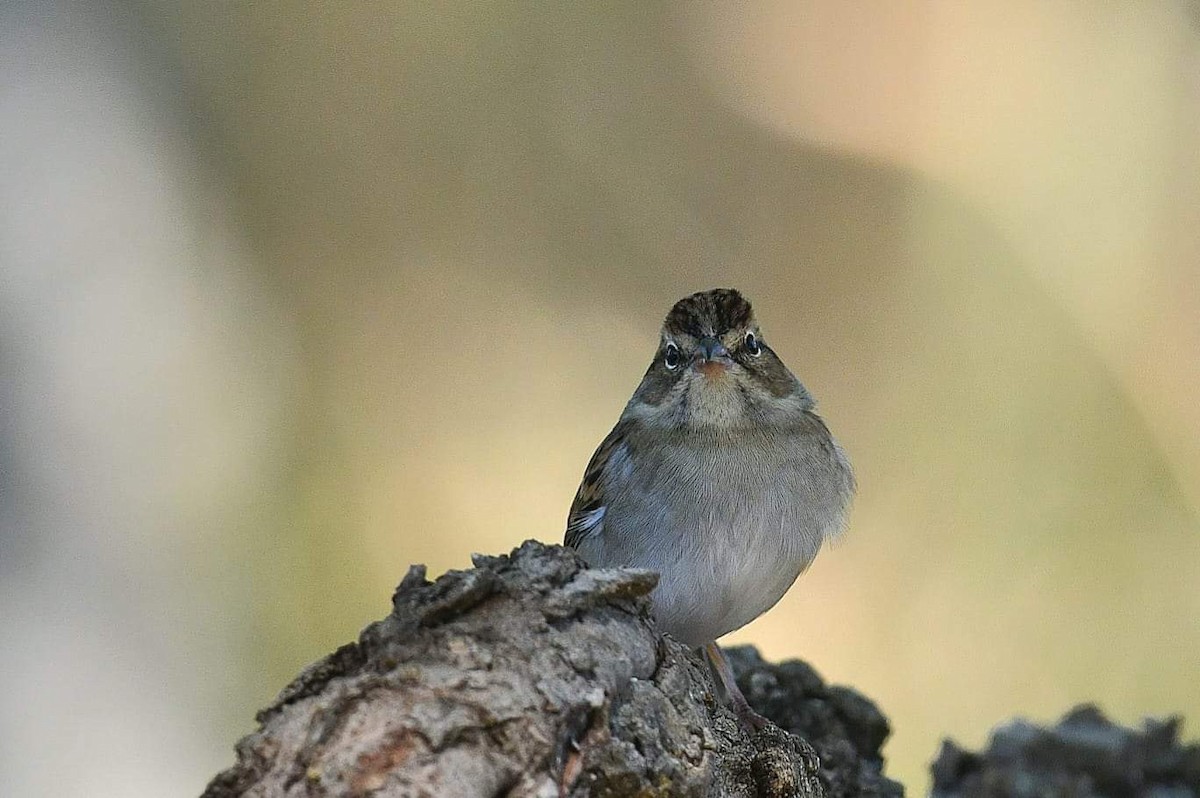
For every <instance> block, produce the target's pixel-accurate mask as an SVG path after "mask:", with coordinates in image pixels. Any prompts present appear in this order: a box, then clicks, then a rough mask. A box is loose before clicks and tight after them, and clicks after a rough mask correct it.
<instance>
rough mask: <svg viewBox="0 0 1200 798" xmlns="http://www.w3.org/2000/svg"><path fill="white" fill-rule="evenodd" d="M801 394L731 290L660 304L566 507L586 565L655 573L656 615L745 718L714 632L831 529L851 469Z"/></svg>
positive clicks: (746, 709) (757, 720)
mask: <svg viewBox="0 0 1200 798" xmlns="http://www.w3.org/2000/svg"><path fill="white" fill-rule="evenodd" d="M814 406H815V405H814V402H813V399H812V396H811V395H810V394H809V392H808V391H807V390H806V389H805V387H804V386H803V385H802V384H801V383H800V381H799V380H798V379H796V377H795V376H794V375H793V374H792V372H791V371H789V370H788V368H787V366H785V365H784V364H783V361H781V360H780V359H779V357H778V356H777V355H776V354H775V352H774V351H773V350H772V349H771V347H770V346H768V345H767V342H766V340H765V339H764V338H763V334H762V331H761V330H760V329H759V327H758V324H757V323H756V322H755V320H754V314H753V311H752V309H751V307H750V303H749V302H748V301H746V300H745V299H744V298H743V297H742V295H741V294H740V293H738V292H737V291H735V290H733V289H715V290H711V291H702V292H700V293H696V294H692V295H691V296H687V297H684V298H683V299H681V300H679V301H678V302H676V303H675V305H674V307H672V308H671V311H670V312H669V313H668V314H667V317H666V320H665V321H664V322H663V327H662V333H661V335H660V340H659V345H658V349H657V350H656V351H655V353H654V359H653V360H652V361H651V362H650V367H649V368H648V369H647V370H646V374H645V376H644V377H642V382H641V384H640V385H639V386H638V387H637V390H636V391H634V393H633V398H631V399H630V400H629V403H628V404H627V405H626V406H625V410H624V412H623V413H622V414H621V418H620V420H619V421H617V425H616V426H615V427H614V428H613V430H612V432H610V433H609V434H608V437H606V438H605V439H604V441H603V442H602V443H601V444H600V446H599V448H597V449H596V452H595V454H593V455H592V459H591V461H590V462H589V463H588V465H587V469H586V470H585V471H584V474H583V482H582V483H581V484H580V486H579V491H578V492H577V493H576V495H575V500H574V502H573V503H572V504H571V510H570V513H569V515H568V517H567V529H566V545H568V546H570V547H572V548H574V549H576V550H577V551H578V552H579V554H580V555H581V556H582V557H583V559H584V560H585V561H586V562H587V563H588V565H589V566H591V567H598V568H613V567H637V568H646V569H649V570H652V571H657V572H658V574H659V582H658V586H657V587H656V588H655V589H654V592H653V593H652V594H651V602H652V606H653V613H654V617H655V620H656V622H657V624H658V626H659V628H660V629H661V630H662V631H664V632H666V633H668V634H670V635H671V636H672V637H674V638H676V639H677V640H679V641H680V642H682V643H684V644H686V645H689V646H694V647H703V649H704V652H705V654H706V655H707V656H708V658H709V661H710V662H711V663H712V667H713V669H714V671H715V672H716V673H717V675H718V677H719V678H720V680H721V683H722V686H723V687H724V689H725V692H726V694H727V696H728V698H729V701H730V704H731V705H732V707H733V709H734V710H735V712H736V713H737V715H738V717H739V718H740V719H741V720H742V721H743V722H744V723H746V724H748V725H750V726H753V727H756V728H757V727H761V726H762V725H763V724H764V723H765V722H766V721H765V720H764V719H763V718H762V717H760V716H759V715H758V714H756V713H755V712H754V711H753V710H752V709H751V708H750V705H749V704H748V703H747V702H746V698H745V696H743V695H742V692H741V690H739V689H738V686H737V683H736V682H735V681H734V678H733V672H732V670H731V669H730V667H729V663H728V661H727V660H726V659H725V656H724V654H722V653H721V649H720V648H719V647H718V646H717V644H716V640H717V638H719V637H721V636H722V635H724V634H727V633H728V632H732V631H733V630H735V629H738V628H740V627H742V626H745V625H746V624H747V623H749V622H750V621H752V620H754V619H755V618H757V617H758V616H759V615H762V614H763V613H764V612H766V611H767V610H768V609H770V608H771V607H772V606H774V605H775V603H776V602H778V601H779V599H780V598H782V597H783V594H784V593H786V592H787V590H788V588H789V587H791V585H792V583H793V582H795V581H796V577H798V576H799V575H800V574H801V573H802V572H803V571H804V570H805V569H806V568H807V567H808V566H809V565H810V564H811V563H812V561H813V559H814V558H815V557H816V556H817V552H818V551H819V550H820V549H821V545H822V544H823V543H824V542H825V541H826V540H828V539H830V538H832V537H834V536H836V535H837V534H838V533H839V532H840V531H841V530H842V528H843V524H844V519H845V516H846V511H847V509H848V507H849V505H850V500H851V497H852V496H853V494H854V488H855V482H854V475H853V472H852V471H851V469H850V463H849V461H848V460H847V459H846V455H845V453H844V452H843V451H842V448H841V447H840V446H839V445H838V444H837V442H836V441H835V440H834V439H833V436H832V435H830V433H829V429H828V428H827V427H826V426H825V422H824V421H822V420H821V418H820V416H818V415H817V414H816V413H815V412H814Z"/></svg>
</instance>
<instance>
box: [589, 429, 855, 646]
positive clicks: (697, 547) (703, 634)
mask: <svg viewBox="0 0 1200 798" xmlns="http://www.w3.org/2000/svg"><path fill="white" fill-rule="evenodd" d="M664 452H672V453H673V456H665V455H664V454H663V453H664ZM621 457H622V458H624V461H623V462H620V463H614V464H613V465H616V466H619V467H617V468H610V469H609V474H608V482H607V483H606V489H605V494H606V496H607V497H608V501H607V508H606V511H605V515H604V529H603V532H602V534H600V535H597V536H595V537H594V538H593V539H591V540H589V541H588V542H587V543H586V544H585V545H583V546H581V547H580V551H581V553H582V554H583V555H584V557H585V559H587V560H588V561H589V562H590V563H592V564H593V565H598V566H637V567H642V568H649V569H651V570H655V571H658V572H659V574H660V578H659V584H658V587H657V588H656V589H655V591H654V593H653V595H652V599H653V601H654V613H655V617H656V619H657V620H658V623H659V626H660V627H661V628H662V629H663V630H664V631H666V632H668V633H669V634H671V635H672V636H673V637H676V638H677V639H679V640H680V641H682V642H684V643H687V644H689V645H697V646H698V645H702V644H704V643H707V642H710V641H712V640H715V639H717V638H718V637H720V636H722V635H724V634H727V633H728V632H731V631H733V630H734V629H737V628H739V627H741V626H744V625H745V624H747V623H749V622H750V621H752V620H754V619H755V618H757V617H758V616H759V615H761V614H762V613H764V612H766V611H767V610H768V609H770V608H771V607H772V606H773V605H774V604H775V603H776V602H777V601H779V599H780V598H782V597H783V594H784V593H786V592H787V590H788V588H789V587H790V586H791V584H792V583H793V582H794V581H795V579H796V577H797V576H799V575H800V573H801V572H802V571H803V570H804V569H805V568H807V567H808V566H809V564H810V563H811V562H812V561H813V559H814V558H815V557H816V555H817V552H818V551H819V550H820V548H821V544H822V543H823V542H824V541H825V539H826V538H827V537H829V536H830V535H832V534H835V533H836V532H837V531H838V530H839V529H840V528H841V524H842V518H843V516H844V513H845V508H846V505H847V504H848V502H849V498H850V493H851V491H852V477H851V476H850V471H849V467H848V465H847V464H846V462H845V459H844V457H843V456H842V454H841V452H840V451H839V450H838V449H837V448H836V447H835V446H833V445H831V444H830V443H828V442H826V443H825V444H824V445H822V442H821V441H820V440H817V439H815V438H812V437H810V436H797V435H794V434H793V435H788V436H781V437H780V438H779V439H778V440H771V441H769V443H768V445H763V444H762V442H760V445H757V446H747V447H736V446H733V445H728V444H727V445H711V444H709V443H707V442H704V441H700V442H698V443H697V445H695V446H691V447H690V448H681V447H678V446H674V447H649V448H648V449H647V450H646V452H644V453H637V452H635V453H632V454H631V453H622V454H621Z"/></svg>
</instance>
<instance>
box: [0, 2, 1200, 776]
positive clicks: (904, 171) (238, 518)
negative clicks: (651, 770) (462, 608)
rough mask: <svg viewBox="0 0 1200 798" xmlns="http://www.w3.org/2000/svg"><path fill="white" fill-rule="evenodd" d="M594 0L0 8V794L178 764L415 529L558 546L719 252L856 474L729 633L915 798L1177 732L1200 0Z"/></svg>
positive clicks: (172, 770)
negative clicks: (803, 671)
mask: <svg viewBox="0 0 1200 798" xmlns="http://www.w3.org/2000/svg"><path fill="white" fill-rule="evenodd" d="M599 5H600V4H570V3H563V4H538V5H526V4H517V3H509V2H492V3H479V4H453V3H395V4H387V3H379V4H326V5H318V4H301V3H198V2H190V3H179V2H168V3H148V2H146V3H140V2H129V3H111V2H110V3H106V4H99V5H90V6H83V5H77V6H70V5H60V4H51V3H49V2H18V3H9V4H5V5H4V6H3V8H2V9H0V170H2V174H3V179H2V180H0V607H2V608H3V612H2V613H0V646H2V648H3V656H2V657H0V784H5V785H7V787H6V790H5V791H6V792H7V793H8V794H12V795H88V796H96V795H103V794H111V795H114V796H116V795H120V796H137V795H146V796H151V795H155V796H157V795H168V794H181V795H186V794H195V793H197V792H198V791H199V790H200V789H201V787H202V785H203V784H204V782H205V781H206V779H207V778H208V777H209V776H211V775H212V774H213V773H214V772H215V771H216V770H217V769H219V768H221V767H224V766H225V765H227V764H229V763H230V762H232V750H231V746H232V743H233V742H234V740H235V739H236V738H237V737H238V736H240V735H241V734H243V733H245V732H247V731H249V730H250V729H251V728H252V715H253V712H254V710H255V709H256V708H257V707H258V706H260V705H262V704H263V703H264V702H266V701H267V700H268V699H269V698H271V697H272V695H273V694H274V692H275V691H276V690H278V689H279V688H280V687H281V686H282V685H283V684H284V683H285V681H286V680H287V679H288V678H290V677H291V676H292V675H293V674H294V673H295V672H296V671H297V670H298V669H299V668H300V667H302V666H303V665H305V664H306V663H308V662H309V661H311V660H313V659H315V658H317V657H319V656H320V655H322V654H323V653H325V652H326V651H328V650H329V649H331V648H332V647H334V646H336V645H338V644H340V643H343V642H345V641H347V640H349V639H352V638H353V637H355V635H356V634H357V633H358V631H359V629H360V628H361V627H362V626H363V625H365V624H366V623H368V622H369V621H371V620H373V619H376V618H378V617H380V616H382V615H383V614H385V613H386V612H387V610H388V598H389V596H390V591H391V589H392V587H393V586H394V585H395V583H396V582H397V581H398V579H399V578H400V576H402V574H403V573H404V571H405V569H406V567H407V566H408V564H409V563H411V562H426V563H428V564H429V565H430V567H431V569H432V570H433V571H434V572H438V571H441V570H443V569H446V568H454V567H462V566H465V565H466V564H467V563H468V555H469V554H470V553H471V552H474V551H482V552H500V551H505V550H507V549H509V548H510V547H511V546H514V545H515V544H517V543H519V542H520V541H521V540H522V539H524V538H528V537H537V538H540V539H543V540H548V541H557V540H559V539H560V534H561V529H562V525H563V519H564V516H565V513H566V509H567V506H568V504H569V502H570V499H571V496H572V494H573V492H574V490H575V487H576V485H577V482H578V479H579V476H580V474H581V473H582V469H583V466H584V464H585V462H586V460H587V458H588V456H589V455H590V454H591V451H592V448H593V447H594V446H595V445H596V443H598V442H599V440H600V439H601V438H602V437H603V435H604V434H605V433H606V432H607V431H608V429H609V427H610V425H611V424H612V422H613V421H614V420H615V419H616V416H617V414H618V413H619V411H620V409H621V407H622V405H623V403H624V401H625V400H626V399H627V397H628V395H629V394H630V392H631V391H632V389H633V387H634V385H635V384H636V383H637V381H638V379H639V378H640V376H641V373H642V371H643V369H644V367H645V364H646V362H647V361H648V358H649V357H650V355H651V353H652V350H653V347H654V344H655V335H656V330H657V327H658V324H659V321H660V319H661V317H662V315H663V313H664V312H665V311H666V309H667V308H668V307H669V305H670V303H671V302H673V301H674V300H675V299H677V298H678V297H679V296H681V295H683V294H685V293H688V292H691V291H694V290H698V289H702V288H708V287H713V286H724V285H732V286H736V287H739V288H741V289H742V290H743V291H745V292H746V293H747V294H748V295H749V296H750V297H751V298H752V299H753V300H754V301H755V305H756V307H757V310H758V314H759V317H760V319H761V320H762V322H763V324H764V328H765V331H766V335H767V337H768V339H769V340H770V341H771V343H772V345H773V346H774V348H775V349H777V350H778V351H779V352H780V353H781V354H782V355H783V357H784V358H785V360H786V361H787V362H788V363H789V364H790V365H791V366H792V367H793V369H794V370H795V371H796V372H797V373H798V374H799V375H800V377H801V379H802V380H804V381H805V382H806V384H807V385H808V386H809V388H810V389H811V390H812V391H813V393H814V394H815V395H816V396H817V397H818V398H819V400H820V402H821V407H822V408H823V412H824V414H825V415H826V417H827V418H828V420H829V422H830V425H831V427H832V428H833V429H834V430H835V432H836V433H837V434H838V436H839V437H840V439H841V440H842V441H843V443H844V444H845V446H846V448H847V449H848V450H849V452H850V454H851V457H852V459H853V460H854V462H855V464H856V467H857V470H858V474H859V481H860V486H861V488H860V496H859V499H858V502H857V504H856V509H855V512H854V515H853V518H852V522H851V534H850V535H849V537H848V538H847V539H846V541H845V543H844V544H842V545H839V546H837V547H835V548H834V549H832V550H830V551H828V552H826V553H825V554H824V555H823V556H822V557H821V558H819V560H818V562H817V564H816V566H815V567H814V568H813V569H812V571H811V572H810V573H809V574H808V575H806V576H805V577H803V578H802V579H801V581H800V582H799V583H798V584H797V586H796V587H795V588H794V589H793V591H792V592H791V593H790V594H789V595H788V596H787V597H786V598H785V599H784V600H783V601H782V602H781V603H780V604H779V606H778V607H776V608H775V610H773V611H772V612H771V613H769V614H768V615H767V616H765V617H764V618H762V619H760V620H759V621H757V622H756V623H754V624H752V625H750V626H749V627H747V628H746V629H744V630H742V631H740V632H738V633H737V634H735V635H733V636H731V638H729V641H737V642H753V643H755V644H757V645H759V646H760V647H761V648H762V649H764V650H765V652H766V653H767V654H768V655H769V656H771V657H775V658H781V657H790V656H799V657H803V658H805V659H807V660H809V661H810V662H812V663H813V664H814V666H815V667H817V668H818V670H820V671H821V672H822V674H823V675H824V676H825V677H826V678H828V679H829V680H831V681H834V682H838V683H845V684H850V685H854V686H855V687H858V688H859V689H861V690H862V691H863V692H865V693H866V694H867V695H869V696H871V697H872V698H874V699H875V700H876V701H878V702H879V704H880V705H881V707H882V708H883V709H884V711H885V712H886V713H887V714H888V716H889V717H890V718H891V719H892V722H893V726H894V729H895V734H894V737H893V739H892V741H891V742H890V743H889V746H888V749H887V755H888V760H889V765H888V769H889V772H890V774H891V775H893V776H894V777H896V778H899V779H901V780H902V781H904V782H905V784H906V785H907V786H908V788H909V789H910V791H912V792H913V793H914V794H915V793H920V792H923V791H924V789H925V788H926V785H927V776H926V765H927V763H928V761H929V760H930V759H931V758H932V757H933V755H934V753H935V752H936V748H937V744H938V740H939V738H940V737H941V736H942V735H947V734H948V735H952V736H954V737H955V738H957V739H958V740H960V741H962V742H965V743H967V744H971V745H977V744H980V743H982V742H983V741H984V740H985V738H986V733H987V731H988V729H989V728H990V727H991V726H992V725H994V724H995V723H997V722H999V721H1001V720H1003V719H1005V718H1008V717H1010V716H1012V715H1014V714H1021V715H1026V716H1030V717H1032V718H1035V719H1041V720H1045V719H1051V718H1054V717H1056V716H1058V715H1059V714H1060V713H1062V712H1063V711H1064V710H1065V709H1067V708H1068V707H1069V706H1071V705H1072V704H1073V703H1075V702H1078V701H1084V700H1093V699H1094V700H1097V701H1099V702H1100V704H1101V705H1102V706H1103V707H1104V708H1105V709H1106V710H1108V711H1109V712H1111V713H1113V714H1114V715H1115V716H1116V717H1117V718H1119V719H1121V720H1123V721H1126V722H1131V721H1136V720H1137V719H1139V718H1140V717H1141V716H1143V715H1145V714H1156V713H1165V712H1172V711H1182V712H1185V713H1186V714H1187V715H1188V716H1189V718H1190V726H1188V727H1187V731H1188V733H1189V735H1190V736H1191V737H1193V738H1195V737H1197V736H1200V686H1198V683H1200V682H1198V679H1197V675H1198V671H1200V520H1198V519H1200V401H1197V395H1198V394H1200V279H1198V275H1197V268H1198V264H1200V7H1198V6H1197V5H1196V4H1194V3H1183V2H1180V3H1169V2H1145V3H1137V4H1132V3H1130V4H1126V3H1094V2H1086V3H1085V2H1077V3H1076V2H1064V3H1023V2H1016V3H1013V2H1007V1H1006V2H998V1H997V2H981V3H974V4H952V3H935V2H916V3H907V4H896V3H883V2H880V3H864V4H854V5H853V6H851V5H850V4H844V3H840V2H833V1H832V0H829V1H828V2H793V3H788V2H782V1H777V2H757V3H741V2H728V3H713V2H696V3H674V4H670V3H668V4H642V3H631V4H627V5H626V6H625V7H623V8H621V7H616V6H610V7H607V8H604V9H602V8H600V7H599ZM593 6H594V7H593ZM85 8H86V9H87V10H86V11H85V10H84V9H85ZM101 776H102V778H101ZM105 791H107V792H105Z"/></svg>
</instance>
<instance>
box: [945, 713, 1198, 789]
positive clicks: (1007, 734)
mask: <svg viewBox="0 0 1200 798" xmlns="http://www.w3.org/2000/svg"><path fill="white" fill-rule="evenodd" d="M1180 723H1181V721H1180V719H1179V718H1177V717H1175V718H1169V719H1167V720H1165V721H1157V720H1148V721H1146V722H1145V724H1144V726H1143V728H1142V729H1141V730H1134V729H1128V728H1123V727H1121V726H1117V725H1114V724H1113V723H1111V722H1110V721H1109V720H1108V719H1107V718H1105V717H1104V715H1103V714H1101V712H1100V710H1098V709H1097V708H1096V707H1094V706H1089V705H1084V706H1080V707H1076V708H1075V709H1073V710H1071V711H1070V712H1069V713H1067V715H1066V716H1065V717H1064V718H1063V719H1062V720H1061V721H1060V722H1059V723H1058V724H1057V725H1056V726H1052V727H1050V728H1042V727H1038V726H1034V725H1032V724H1030V723H1027V722H1025V721H1020V720H1018V721H1013V722H1012V723H1009V724H1007V725H1005V726H1001V727H1000V728H998V729H997V730H996V731H995V732H993V733H992V739H991V740H990V742H989V743H988V747H987V748H986V749H985V750H983V751H980V752H977V753H976V752H970V751H966V750H964V749H962V748H960V747H958V746H957V745H955V744H954V743H953V742H951V741H949V740H947V741H946V742H944V743H942V750H941V752H940V753H939V754H938V758H937V761H935V762H934V764H933V798H1042V797H1043V796H1062V797H1063V798H1068V796H1069V797H1070V798H1089V797H1090V796H1110V797H1111V798H1198V797H1200V744H1192V745H1183V744H1181V743H1180V742H1179V727H1180Z"/></svg>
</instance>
